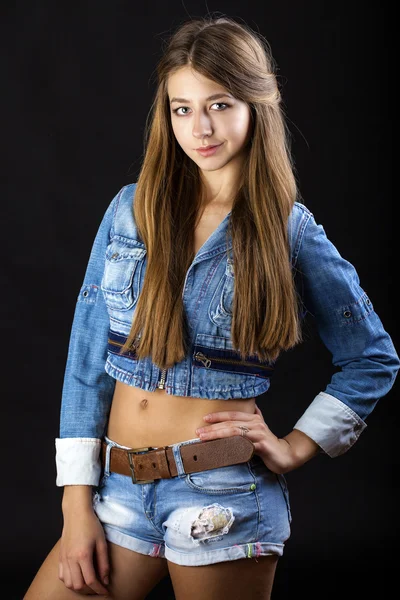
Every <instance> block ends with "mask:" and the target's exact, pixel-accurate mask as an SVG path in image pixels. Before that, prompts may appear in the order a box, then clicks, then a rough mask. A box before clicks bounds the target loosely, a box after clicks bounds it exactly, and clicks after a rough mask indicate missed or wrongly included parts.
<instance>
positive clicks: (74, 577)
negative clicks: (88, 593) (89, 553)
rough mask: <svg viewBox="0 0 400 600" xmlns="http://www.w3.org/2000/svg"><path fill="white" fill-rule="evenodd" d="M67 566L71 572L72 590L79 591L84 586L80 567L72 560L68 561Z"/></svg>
mask: <svg viewBox="0 0 400 600" xmlns="http://www.w3.org/2000/svg"><path fill="white" fill-rule="evenodd" d="M68 565H69V570H70V572H71V584H72V589H73V590H74V591H79V590H81V589H82V588H83V586H84V585H85V582H84V580H83V576H82V571H81V568H80V565H79V563H77V562H75V561H73V560H69V561H68Z"/></svg>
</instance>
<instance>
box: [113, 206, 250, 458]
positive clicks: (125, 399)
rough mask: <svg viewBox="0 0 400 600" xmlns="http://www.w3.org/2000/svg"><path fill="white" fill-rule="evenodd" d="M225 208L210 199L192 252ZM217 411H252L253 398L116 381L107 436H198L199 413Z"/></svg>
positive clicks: (136, 439)
mask: <svg viewBox="0 0 400 600" xmlns="http://www.w3.org/2000/svg"><path fill="white" fill-rule="evenodd" d="M229 210H231V205H230V204H229V203H227V202H225V201H222V202H219V203H217V202H213V203H210V204H209V205H208V206H207V207H206V209H205V210H204V211H203V213H202V216H201V218H200V220H199V222H198V224H197V226H196V229H195V235H194V238H195V239H194V253H195V254H196V253H197V252H198V251H199V249H200V248H201V246H202V245H203V244H204V242H205V241H206V240H207V239H208V237H209V236H210V235H211V234H212V232H213V231H214V230H215V229H216V228H217V227H218V225H219V224H220V223H221V221H222V220H223V219H224V218H225V216H226V214H227V213H228V211H229ZM221 411H242V412H247V413H250V414H254V411H255V398H244V399H235V400H210V399H203V398H192V397H187V396H172V395H171V394H167V392H166V391H165V389H157V390H156V391H154V392H145V391H143V390H142V389H140V388H138V387H133V386H130V385H127V384H125V383H121V382H120V381H117V382H116V385H115V391H114V396H113V400H112V405H111V411H110V416H109V422H108V429H107V437H109V438H110V439H111V440H113V441H114V442H117V443H118V444H122V445H123V446H129V447H130V448H142V447H146V446H156V447H158V446H168V445H170V444H175V443H176V442H182V441H184V440H190V439H193V438H197V437H199V436H198V434H197V433H196V429H197V428H198V427H201V426H202V425H207V423H206V421H204V420H203V417H204V416H205V415H207V414H208V413H210V412H221Z"/></svg>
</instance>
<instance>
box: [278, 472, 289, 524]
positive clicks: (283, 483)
mask: <svg viewBox="0 0 400 600" xmlns="http://www.w3.org/2000/svg"><path fill="white" fill-rule="evenodd" d="M277 478H278V481H279V484H280V486H281V489H282V493H283V496H284V498H285V502H286V507H287V511H288V518H289V523H291V522H292V511H291V510H290V500H289V490H288V486H287V482H286V479H285V476H284V475H282V474H281V475H277Z"/></svg>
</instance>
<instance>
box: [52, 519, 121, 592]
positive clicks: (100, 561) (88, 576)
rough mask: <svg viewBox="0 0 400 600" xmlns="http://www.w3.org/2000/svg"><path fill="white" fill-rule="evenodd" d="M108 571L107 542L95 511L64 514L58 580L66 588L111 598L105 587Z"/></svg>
mask: <svg viewBox="0 0 400 600" xmlns="http://www.w3.org/2000/svg"><path fill="white" fill-rule="evenodd" d="M94 561H95V562H94ZM96 570H97V573H96ZM108 572H109V559H108V549H107V542H106V539H105V536H104V530H103V526H102V524H101V523H100V521H99V519H98V518H97V516H96V514H95V512H94V511H93V510H88V509H86V508H85V509H82V508H81V509H80V510H79V511H75V510H74V511H70V512H68V513H64V527H63V531H62V536H61V546H60V558H59V569H58V577H59V579H61V581H63V582H64V584H65V586H66V587H67V588H69V589H71V590H73V591H75V592H78V593H81V594H88V593H89V594H90V593H92V594H93V593H96V594H99V595H106V594H107V595H108V590H107V588H106V587H105V586H104V585H103V583H104V584H107V583H108V579H107V575H108ZM102 582H103V583H102Z"/></svg>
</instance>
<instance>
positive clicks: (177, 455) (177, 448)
mask: <svg viewBox="0 0 400 600" xmlns="http://www.w3.org/2000/svg"><path fill="white" fill-rule="evenodd" d="M197 442H201V439H200V438H194V439H192V440H186V441H184V442H178V443H177V444H172V446H171V447H172V452H173V454H174V459H175V463H176V468H177V471H178V472H177V477H185V475H186V471H185V469H184V467H183V462H182V456H181V446H187V445H188V444H195V443H197Z"/></svg>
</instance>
